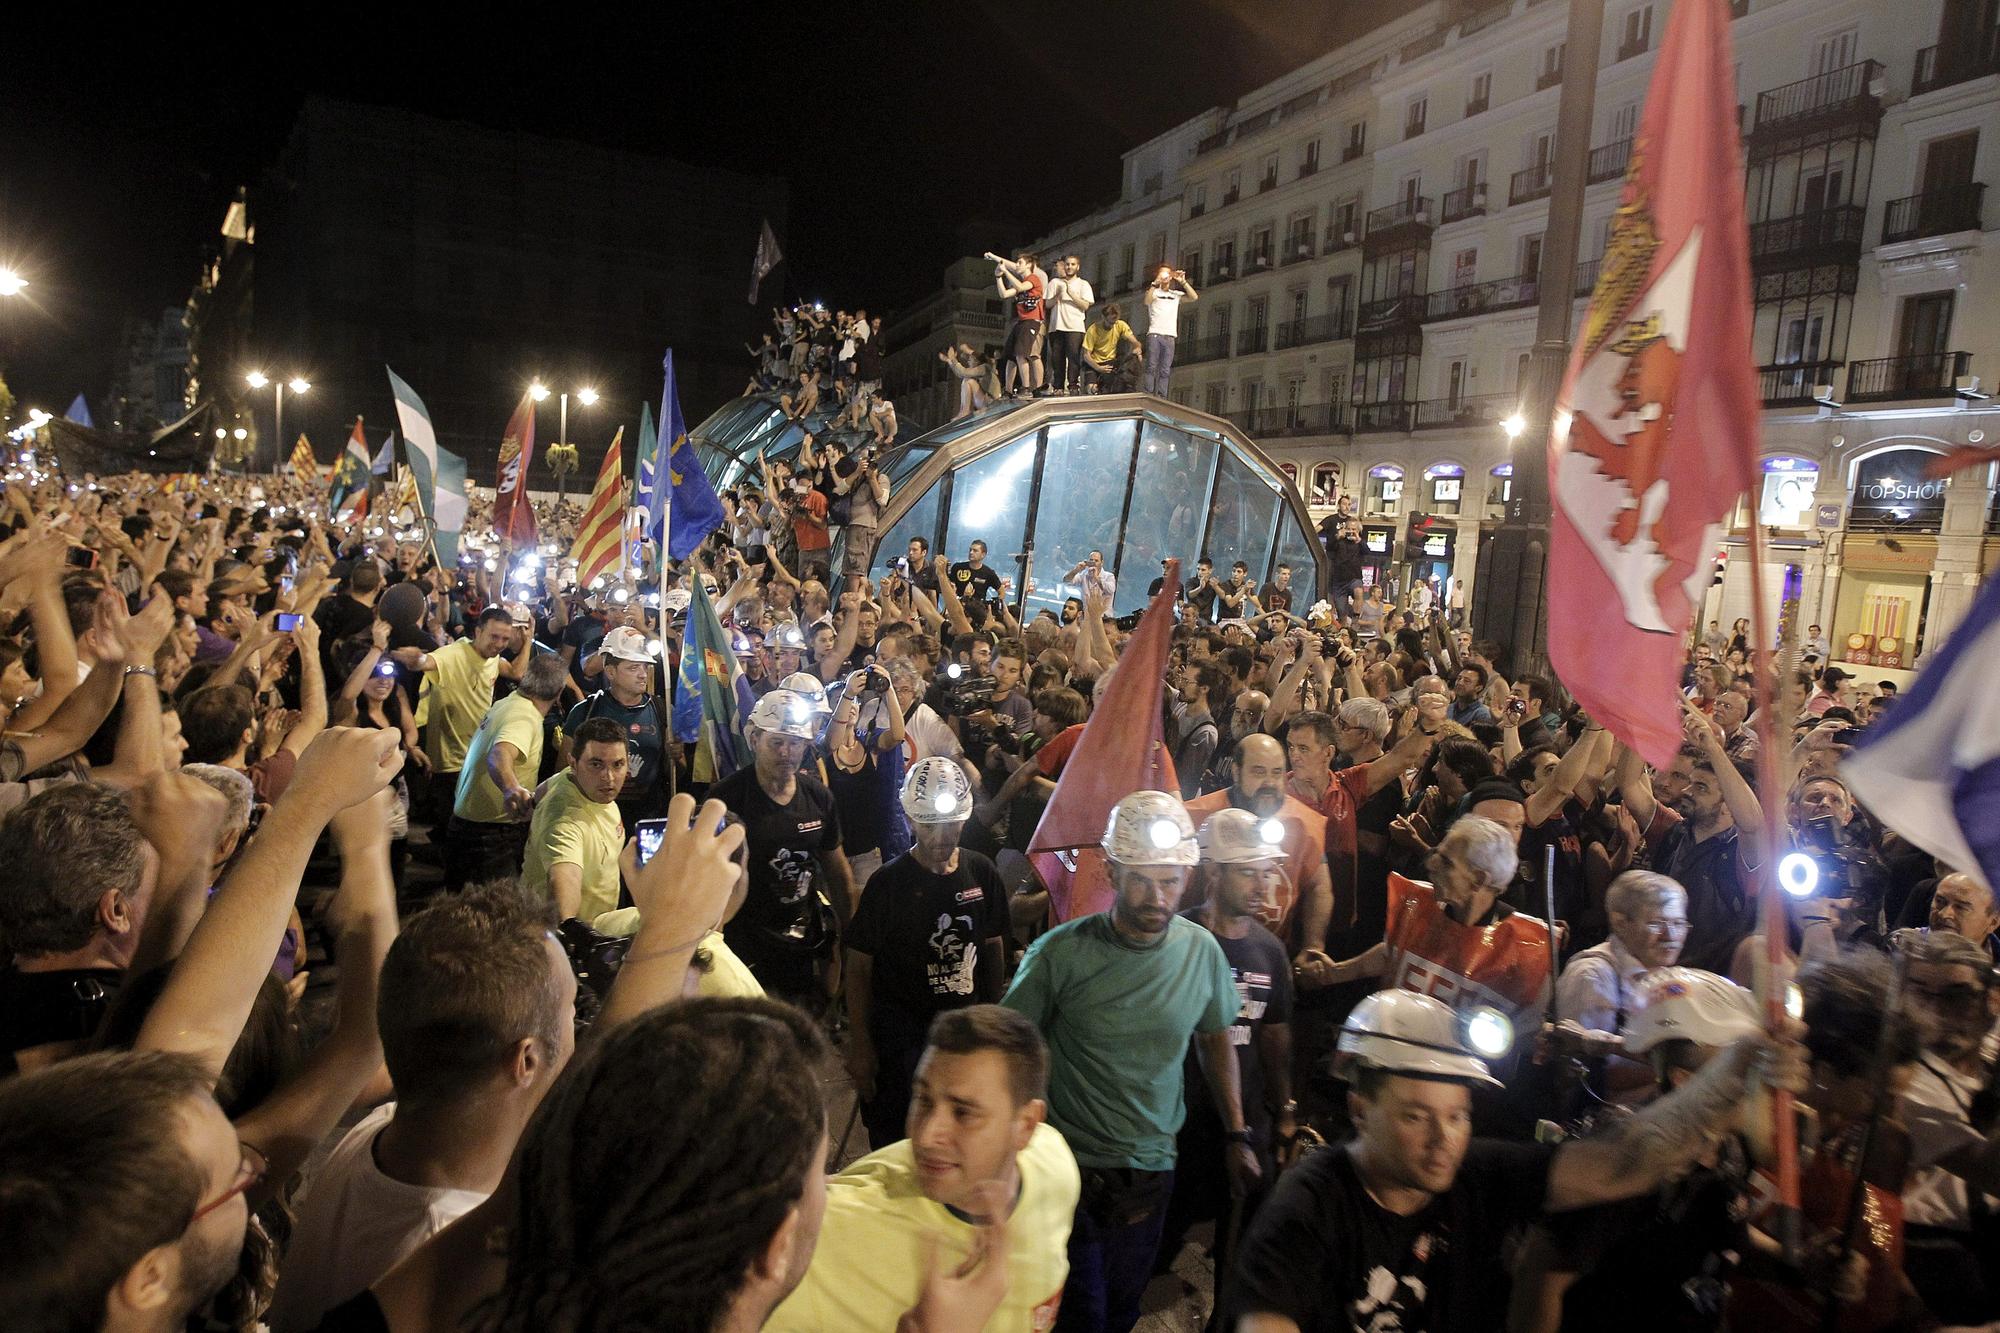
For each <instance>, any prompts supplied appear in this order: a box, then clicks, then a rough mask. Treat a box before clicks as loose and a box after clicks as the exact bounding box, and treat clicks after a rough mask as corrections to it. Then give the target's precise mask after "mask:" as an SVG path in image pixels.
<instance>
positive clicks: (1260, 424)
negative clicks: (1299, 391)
mask: <svg viewBox="0 0 2000 1333" xmlns="http://www.w3.org/2000/svg"><path fill="white" fill-rule="evenodd" d="M1241 415H1242V416H1245V417H1247V418H1248V420H1247V421H1238V422H1237V423H1236V424H1237V425H1238V426H1240V427H1242V429H1243V430H1244V431H1245V432H1247V433H1248V434H1250V435H1252V436H1255V437H1256V438H1258V439H1271V438H1273V437H1284V436H1294V435H1330V434H1332V433H1333V432H1335V431H1337V430H1343V429H1345V428H1346V427H1345V424H1344V422H1343V421H1342V416H1341V405H1340V404H1339V403H1281V404H1278V405H1276V406H1272V407H1260V408H1256V409H1255V410H1253V411H1250V412H1246V413H1242V414H1241Z"/></svg>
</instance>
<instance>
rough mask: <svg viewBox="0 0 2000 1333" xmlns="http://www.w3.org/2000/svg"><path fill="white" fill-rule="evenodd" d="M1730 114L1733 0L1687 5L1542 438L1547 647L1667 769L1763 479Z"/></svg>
mask: <svg viewBox="0 0 2000 1333" xmlns="http://www.w3.org/2000/svg"><path fill="white" fill-rule="evenodd" d="M1736 118H1737V110H1736V88H1735V79H1734V74H1733V65H1732V63H1731V57H1730V52H1729V17H1728V14H1727V12H1726V10H1725V8H1724V2H1723V0H1680V3H1678V4H1676V5H1675V6H1674V9H1673V16H1672V19H1671V20H1670V22H1669V24H1668V27H1667V36H1666V41H1665V43H1664V44H1663V45H1662V46H1661V48H1660V59H1659V64H1658V65H1657V66H1656V67H1655V69H1654V71H1653V84H1652V88H1651V89H1650V90H1649V92H1648V93H1647V96H1646V110H1645V113H1644V115H1642V116H1641V117H1640V121H1639V128H1638V132H1637V134H1636V135H1635V136H1634V137H1633V141H1632V157H1631V163H1630V165H1629V166H1628V167H1627V169H1626V173H1625V188H1624V193H1623V195H1622V196H1621V197H1620V199H1619V202H1618V211H1617V213H1616V214H1615V215H1614V216H1613V219H1612V224H1611V235H1610V239H1609V240H1608V241H1607V243H1606V246H1605V252H1604V261H1603V264H1602V266H1601V267H1600V269H1599V272H1598V279H1597V288H1596V290H1595V291H1594V292H1592V293H1591V297H1590V308H1589V311H1588V313H1587V314H1586V315H1585V317H1584V327H1583V332H1582V334H1581V336H1580V337H1579V338H1578V340H1577V345H1576V350H1575V353H1574V354H1573V355H1572V357H1571V359H1570V364H1569V373H1568V375H1567V377H1566V378H1565V380H1564V382H1563V390H1562V396H1561V397H1560V398H1559V399H1558V400H1557V403H1556V412H1555V427H1554V430H1553V431H1552V432H1551V433H1550V436H1549V490H1550V494H1551V498H1552V500H1553V502H1554V512H1553V514H1552V516H1551V523H1550V528H1551V531H1550V546H1549V660H1550V662H1551V663H1552V664H1553V665H1554V667H1555V669H1556V672H1557V674H1558V675H1560V676H1561V677H1562V680H1563V684H1564V685H1566V686H1568V688H1569V690H1570V692H1571V693H1572V694H1574V695H1575V696H1576V698H1577V701H1578V702H1579V703H1581V704H1582V705H1583V706H1584V707H1585V708H1587V709H1589V710H1590V713H1591V715H1592V716H1594V717H1596V718H1598V719H1599V720H1601V721H1602V722H1603V723H1604V724H1605V726H1606V727H1607V728H1608V729H1609V730H1610V731H1611V733H1612V734H1613V735H1615V736H1617V737H1618V738H1619V739H1620V740H1622V741H1624V742H1625V743H1626V744H1627V745H1630V746H1631V747H1632V748H1633V749H1634V750H1636V751H1638V753H1639V754H1640V755H1641V756H1643V757H1644V758H1645V759H1646V760H1647V761H1648V762H1650V763H1653V764H1656V765H1658V766H1660V767H1665V766H1666V765H1667V764H1668V763H1670V762H1672V760H1673V755H1674V751H1675V749H1676V748H1677V746H1678V745H1679V743H1680V738H1681V715H1680V707H1679V700H1678V690H1679V671H1680V664H1681V660H1682V650H1683V646H1684V643H1685V640H1686V636H1687V633H1688V627H1689V625H1690V623H1691V622H1692V621H1693V619H1694V616H1695V614H1696V612H1697V610H1698V608H1699V600H1700V596H1701V588H1702V585H1703V582H1704V580H1705V579H1707V577H1708V562H1707V559H1706V556H1707V555H1708V553H1709V552H1710V551H1712V550H1714V548H1715V544H1716V541H1717V540H1718V538H1719V537H1720V535H1721V530H1722V523H1723V521H1724V519H1725V518H1726V516H1727V515H1728V513H1729V511H1730V509H1731V508H1732V507H1733V506H1734V505H1735V503H1736V497H1737V496H1738V495H1740V494H1741V493H1742V492H1743V491H1744V490H1745V489H1746V488H1747V487H1748V486H1749V485H1750V483H1751V480H1752V478H1753V477H1754V476H1755V474H1756V458H1757V433H1758V426H1759V412H1760V405H1759V401H1758V395H1757V380H1756V372H1755V369H1754V367H1753V365H1752V362H1751V359H1750V326H1751V311H1750V259H1749V238H1748V234H1747V232H1746V230H1745V228H1744V222H1743V169H1742V165H1741V159H1740V157H1739V155H1738V146H1737V138H1736Z"/></svg>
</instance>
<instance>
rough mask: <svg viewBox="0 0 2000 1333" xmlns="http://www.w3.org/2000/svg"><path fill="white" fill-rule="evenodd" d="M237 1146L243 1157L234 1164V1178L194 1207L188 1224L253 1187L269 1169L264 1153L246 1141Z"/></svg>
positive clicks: (191, 1224) (192, 1223)
mask: <svg viewBox="0 0 2000 1333" xmlns="http://www.w3.org/2000/svg"><path fill="white" fill-rule="evenodd" d="M239 1146H240V1147H241V1148H242V1150H243V1159H242V1160H241V1161H240V1162H238V1163H237V1165H236V1179H235V1180H234V1181H232V1182H231V1183H230V1186H229V1188H228V1189H226V1190H224V1191H223V1192H222V1193H221V1194H219V1195H217V1196H216V1197H215V1198H214V1199H211V1200H210V1201H209V1202H207V1203H205V1204H203V1205H202V1206H201V1207H199V1208H197V1209H195V1210H194V1216H193V1217H191V1218H189V1219H188V1225H189V1226H193V1225H194V1224H195V1223H196V1222H199V1221H201V1219H202V1218H204V1217H207V1216H208V1215H209V1214H210V1213H212V1212H214V1211H215V1210H216V1209H218V1208H220V1207H222V1205H224V1204H225V1203H228V1202H229V1201H230V1200H231V1199H233V1198H235V1197H236V1196H237V1195H239V1194H242V1193H245V1192H246V1191H249V1190H252V1189H255V1188H256V1187H257V1185H258V1183H259V1182H260V1181H262V1180H263V1179H264V1173H265V1172H266V1171H268V1170H269V1169H270V1163H268V1162H266V1161H265V1160H264V1154H263V1153H261V1152H258V1151H257V1150H256V1149H255V1148H253V1147H251V1146H250V1145H249V1144H247V1143H245V1144H241V1145H239Z"/></svg>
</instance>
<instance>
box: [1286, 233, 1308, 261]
mask: <svg viewBox="0 0 2000 1333" xmlns="http://www.w3.org/2000/svg"><path fill="white" fill-rule="evenodd" d="M1314 253H1315V247H1314V246H1313V234H1312V233H1311V232H1309V231H1307V232H1294V233H1293V234H1292V235H1290V236H1287V237H1286V238H1285V250H1284V258H1283V260H1281V261H1280V262H1282V263H1285V264H1303V263H1304V262H1305V261H1306V260H1308V259H1311V258H1312V257H1313V255H1314Z"/></svg>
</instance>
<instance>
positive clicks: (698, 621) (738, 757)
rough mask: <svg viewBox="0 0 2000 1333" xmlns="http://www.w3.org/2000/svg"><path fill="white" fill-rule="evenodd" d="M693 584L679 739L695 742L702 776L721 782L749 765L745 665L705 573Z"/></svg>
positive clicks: (678, 700)
mask: <svg viewBox="0 0 2000 1333" xmlns="http://www.w3.org/2000/svg"><path fill="white" fill-rule="evenodd" d="M693 584H694V591H693V593H692V599H691V600H690V601H689V603H688V612H687V628H686V629H684V630H683V631H682V632H681V667H680V677H679V679H678V680H677V681H676V682H675V685H674V739H675V740H678V741H682V742H692V743H694V746H695V751H694V760H693V763H694V780H695V781H696V782H718V781H720V780H721V779H723V778H726V777H728V776H729V775H730V774H731V773H734V772H735V771H736V770H737V769H739V768H741V767H742V766H743V758H744V755H745V753H746V750H745V747H744V745H743V741H742V723H741V720H740V719H739V718H738V717H737V708H736V677H737V674H738V671H739V668H738V667H737V665H736V654H735V652H734V651H732V650H731V648H730V643H729V635H728V634H727V633H726V632H724V630H723V628H722V621H721V620H719V619H718V618H717V617H716V614H715V604H714V603H713V602H711V601H709V600H708V590H707V589H706V588H705V587H703V586H702V581H701V580H700V579H695V580H693Z"/></svg>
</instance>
